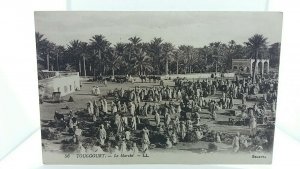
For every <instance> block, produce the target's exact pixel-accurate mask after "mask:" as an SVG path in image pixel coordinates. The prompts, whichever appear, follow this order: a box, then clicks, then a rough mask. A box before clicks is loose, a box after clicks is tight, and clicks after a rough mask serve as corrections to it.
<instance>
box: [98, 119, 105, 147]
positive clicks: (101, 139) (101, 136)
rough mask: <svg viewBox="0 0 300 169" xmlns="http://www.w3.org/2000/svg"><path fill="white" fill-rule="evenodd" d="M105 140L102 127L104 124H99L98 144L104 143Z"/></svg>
mask: <svg viewBox="0 0 300 169" xmlns="http://www.w3.org/2000/svg"><path fill="white" fill-rule="evenodd" d="M105 140H106V130H105V128H104V125H103V124H101V126H100V130H99V141H100V145H102V146H103V145H104V144H105Z"/></svg>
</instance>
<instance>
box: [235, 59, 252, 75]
mask: <svg viewBox="0 0 300 169" xmlns="http://www.w3.org/2000/svg"><path fill="white" fill-rule="evenodd" d="M251 68H252V67H251V59H232V70H233V71H234V72H238V73H244V74H251V70H252V69H251Z"/></svg>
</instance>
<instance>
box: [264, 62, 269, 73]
mask: <svg viewBox="0 0 300 169" xmlns="http://www.w3.org/2000/svg"><path fill="white" fill-rule="evenodd" d="M264 73H269V62H267V61H265V63H264Z"/></svg>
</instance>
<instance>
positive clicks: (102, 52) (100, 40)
mask: <svg viewBox="0 0 300 169" xmlns="http://www.w3.org/2000/svg"><path fill="white" fill-rule="evenodd" d="M110 45H111V43H110V42H109V41H108V40H106V38H105V36H103V35H94V36H93V37H92V38H91V39H90V46H91V48H92V50H93V51H94V55H96V58H97V59H96V61H97V60H98V65H97V66H98V69H99V73H101V74H104V72H105V66H104V60H105V59H106V55H107V54H108V50H107V49H108V48H109V47H110ZM95 66H96V65H95Z"/></svg>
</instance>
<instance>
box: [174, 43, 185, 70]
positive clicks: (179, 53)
mask: <svg viewBox="0 0 300 169" xmlns="http://www.w3.org/2000/svg"><path fill="white" fill-rule="evenodd" d="M182 56H183V53H182V51H181V50H179V49H177V50H175V51H174V52H173V60H174V61H175V62H176V74H177V75H178V73H179V62H180V60H181V59H182Z"/></svg>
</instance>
